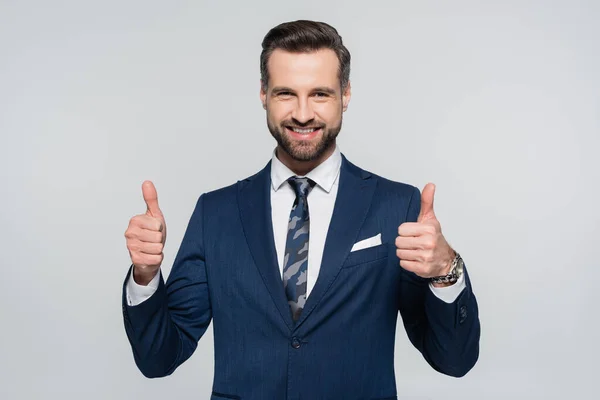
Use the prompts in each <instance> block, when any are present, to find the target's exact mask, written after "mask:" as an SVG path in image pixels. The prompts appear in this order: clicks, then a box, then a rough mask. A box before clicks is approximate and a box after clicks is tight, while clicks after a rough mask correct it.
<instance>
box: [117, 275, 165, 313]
mask: <svg viewBox="0 0 600 400" xmlns="http://www.w3.org/2000/svg"><path fill="white" fill-rule="evenodd" d="M134 268H135V267H134ZM159 282H160V270H158V271H157V272H156V275H154V278H152V280H151V281H150V283H148V286H143V285H138V284H137V283H136V282H135V280H134V279H133V268H131V274H130V275H129V279H128V280H127V285H126V286H125V295H126V296H127V304H128V305H129V306H137V305H138V304H141V303H143V302H144V301H146V300H148V299H149V298H150V297H151V296H152V295H153V294H154V292H156V289H158V284H159Z"/></svg>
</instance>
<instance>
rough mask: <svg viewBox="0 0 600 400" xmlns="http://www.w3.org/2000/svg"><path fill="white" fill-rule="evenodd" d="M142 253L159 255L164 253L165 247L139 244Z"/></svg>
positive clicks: (146, 243)
mask: <svg viewBox="0 0 600 400" xmlns="http://www.w3.org/2000/svg"><path fill="white" fill-rule="evenodd" d="M137 246H138V249H139V252H140V253H143V254H154V255H159V254H160V253H162V252H163V249H164V246H163V244H162V243H148V242H140V241H138V242H137Z"/></svg>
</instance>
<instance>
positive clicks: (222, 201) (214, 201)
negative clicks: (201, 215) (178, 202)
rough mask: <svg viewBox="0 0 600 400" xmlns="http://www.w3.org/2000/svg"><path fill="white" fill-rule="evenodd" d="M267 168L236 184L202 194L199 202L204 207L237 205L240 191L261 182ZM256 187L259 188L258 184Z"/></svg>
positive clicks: (267, 170)
mask: <svg viewBox="0 0 600 400" xmlns="http://www.w3.org/2000/svg"><path fill="white" fill-rule="evenodd" d="M269 166H270V165H269V164H267V166H266V167H265V168H263V169H262V170H260V171H258V172H256V173H255V174H253V175H251V176H248V177H246V178H244V179H241V180H238V181H237V182H235V183H232V184H230V185H228V186H224V187H221V188H218V189H214V190H210V191H207V192H204V193H203V194H202V195H201V196H200V198H199V201H200V200H202V201H203V203H204V206H205V207H207V206H209V207H210V206H218V207H223V206H227V205H229V204H231V205H235V204H237V200H238V193H239V192H240V191H243V190H244V189H245V188H247V187H248V186H251V185H253V184H256V183H259V182H262V181H263V180H264V178H265V177H266V175H268V174H269V172H270V169H269ZM265 174H266V175H265ZM258 186H260V183H259V185H258ZM253 189H256V187H254V188H252V189H251V190H253Z"/></svg>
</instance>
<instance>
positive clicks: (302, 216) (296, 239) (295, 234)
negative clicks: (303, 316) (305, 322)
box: [283, 177, 315, 321]
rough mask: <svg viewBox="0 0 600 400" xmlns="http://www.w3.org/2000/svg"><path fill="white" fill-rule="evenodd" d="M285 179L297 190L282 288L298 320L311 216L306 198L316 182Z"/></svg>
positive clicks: (284, 263) (286, 244)
mask: <svg viewBox="0 0 600 400" xmlns="http://www.w3.org/2000/svg"><path fill="white" fill-rule="evenodd" d="M288 182H289V183H290V185H291V186H292V188H293V189H294V191H295V192H296V201H295V202H294V205H293V206H292V211H291V212H290V219H289V222H288V231H287V240H286V243H285V258H284V261H283V265H284V267H283V287H284V288H285V294H286V296H287V299H288V304H289V305H290V309H291V311H292V318H293V319H294V321H297V320H298V318H299V317H300V313H301V312H302V309H303V308H304V303H306V279H307V274H308V236H309V227H310V218H309V216H308V202H307V199H306V197H307V196H308V193H309V192H310V191H311V189H312V188H313V187H314V185H315V182H314V181H312V180H310V179H308V178H298V177H292V178H290V179H288Z"/></svg>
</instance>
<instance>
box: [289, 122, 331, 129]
mask: <svg viewBox="0 0 600 400" xmlns="http://www.w3.org/2000/svg"><path fill="white" fill-rule="evenodd" d="M281 126H282V127H284V128H290V129H293V128H296V129H321V128H325V124H321V123H314V122H309V123H306V124H299V123H297V122H293V121H283V122H282V123H281Z"/></svg>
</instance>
